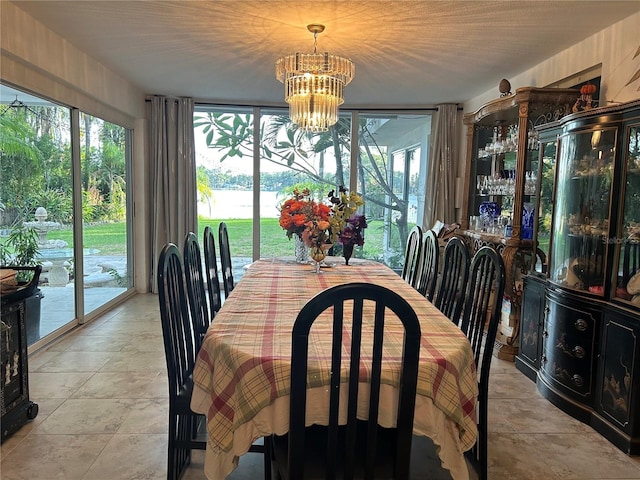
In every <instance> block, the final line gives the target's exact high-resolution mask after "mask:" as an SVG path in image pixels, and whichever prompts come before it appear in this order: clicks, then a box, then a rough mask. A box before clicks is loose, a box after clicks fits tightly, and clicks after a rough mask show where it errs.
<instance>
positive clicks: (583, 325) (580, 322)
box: [574, 318, 589, 332]
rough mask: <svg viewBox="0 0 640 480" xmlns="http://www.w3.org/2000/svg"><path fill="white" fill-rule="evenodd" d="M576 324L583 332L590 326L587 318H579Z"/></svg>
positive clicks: (577, 328)
mask: <svg viewBox="0 0 640 480" xmlns="http://www.w3.org/2000/svg"><path fill="white" fill-rule="evenodd" d="M574 326H575V327H576V330H580V331H581V332H584V331H585V330H586V329H587V328H588V327H589V324H588V323H587V321H586V320H584V319H582V318H579V319H578V320H576V323H575V324H574Z"/></svg>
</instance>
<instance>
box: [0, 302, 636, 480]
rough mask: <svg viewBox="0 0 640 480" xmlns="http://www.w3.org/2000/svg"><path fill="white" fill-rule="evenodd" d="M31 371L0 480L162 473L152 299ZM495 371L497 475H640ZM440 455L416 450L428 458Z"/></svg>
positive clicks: (192, 474)
mask: <svg viewBox="0 0 640 480" xmlns="http://www.w3.org/2000/svg"><path fill="white" fill-rule="evenodd" d="M29 370H30V374H29V382H30V398H31V400H33V401H35V402H37V403H38V404H39V407H40V412H39V414H38V416H37V418H36V419H35V420H33V421H32V422H30V423H28V424H27V425H25V426H23V427H22V428H21V429H20V430H19V431H18V432H16V433H15V434H14V435H13V436H12V437H11V438H9V439H8V440H7V441H5V443H3V444H2V446H1V447H0V452H1V458H2V462H1V464H0V478H2V479H3V480H17V479H24V480H49V479H53V478H59V479H69V480H72V479H73V480H75V479H77V480H84V479H87V480H89V479H90V480H103V479H105V480H106V479H109V480H119V479H123V480H125V479H126V480H134V479H141V480H142V479H144V480H151V479H159V480H160V479H164V478H166V444H167V435H166V421H167V393H166V390H167V380H166V376H165V373H164V372H165V363H164V353H163V345H162V336H161V331H160V323H159V320H158V307H157V297H156V296H154V295H138V296H135V297H133V298H132V299H130V300H128V301H127V302H126V303H125V304H123V305H121V306H119V307H118V308H116V309H115V310H113V311H111V312H109V313H108V314H105V315H104V316H103V317H101V318H99V319H97V320H95V321H93V322H91V323H89V324H87V325H85V326H83V327H81V328H78V329H76V330H75V331H74V332H73V333H72V334H70V335H68V336H67V337H65V338H63V339H61V340H60V341H58V342H57V343H55V344H53V345H51V346H49V347H48V348H46V349H44V350H41V351H39V352H37V353H35V354H33V355H31V356H30V358H29ZM491 375H492V380H491V393H490V397H491V398H490V406H489V408H490V426H489V429H490V433H489V463H490V467H489V477H490V478H491V479H497V480H502V479H514V480H527V479H532V480H554V479H600V480H604V479H610V480H612V479H640V457H628V456H626V455H624V454H623V453H622V452H621V451H619V450H618V449H616V448H615V447H613V446H612V445H611V444H610V443H609V442H608V441H606V440H605V439H604V438H602V437H601V436H600V435H599V434H598V433H596V432H594V431H593V430H592V429H591V428H590V427H588V426H585V425H583V424H581V423H579V422H578V421H576V420H574V419H572V418H570V417H568V416H567V415H564V414H563V413H562V412H561V411H560V410H558V409H557V408H555V407H554V406H552V405H551V404H550V403H549V402H548V401H547V400H545V399H543V398H542V397H541V396H540V394H538V392H537V390H536V388H535V385H534V384H533V383H532V382H531V381H530V380H528V379H527V378H525V377H524V375H522V374H521V373H520V372H518V371H517V370H516V369H515V367H514V365H513V364H512V363H508V362H503V361H500V360H497V359H495V362H494V365H493V367H492V372H491ZM425 448H426V447H425ZM434 458H435V454H434V452H431V453H429V454H421V455H414V460H415V461H418V463H421V464H427V465H428V464H429V462H430V460H429V459H434ZM202 459H203V457H202V452H196V453H195V454H194V460H193V463H192V465H191V467H190V469H189V471H188V472H187V474H186V475H185V476H184V478H185V479H186V480H196V479H204V474H203V473H202V461H203V460H202ZM434 463H436V462H434ZM262 475H263V473H262V459H261V457H260V456H259V455H256V454H248V455H246V456H244V457H243V458H242V459H241V461H240V466H239V467H238V469H237V470H236V471H235V472H234V473H233V474H232V475H231V477H230V479H233V480H249V479H251V480H254V479H259V478H262ZM473 477H474V476H473V475H472V478H473ZM416 478H428V479H430V480H435V479H438V480H439V479H443V480H444V479H446V478H449V476H448V475H447V474H446V472H444V471H440V472H436V473H429V474H422V475H416Z"/></svg>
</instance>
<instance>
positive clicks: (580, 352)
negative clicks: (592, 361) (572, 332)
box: [571, 346, 587, 358]
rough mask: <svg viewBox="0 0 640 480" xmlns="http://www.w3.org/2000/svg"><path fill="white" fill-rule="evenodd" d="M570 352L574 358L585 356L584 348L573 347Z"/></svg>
mask: <svg viewBox="0 0 640 480" xmlns="http://www.w3.org/2000/svg"><path fill="white" fill-rule="evenodd" d="M571 351H572V352H573V356H574V357H576V358H584V356H585V354H586V353H587V352H586V351H585V349H584V348H582V347H579V346H578V347H573V348H572V349H571Z"/></svg>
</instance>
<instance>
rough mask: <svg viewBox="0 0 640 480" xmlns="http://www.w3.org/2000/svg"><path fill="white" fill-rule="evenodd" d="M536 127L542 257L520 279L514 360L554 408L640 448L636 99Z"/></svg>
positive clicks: (639, 118)
mask: <svg viewBox="0 0 640 480" xmlns="http://www.w3.org/2000/svg"><path fill="white" fill-rule="evenodd" d="M538 133H539V135H540V142H541V143H540V151H541V161H540V164H541V165H545V164H546V165H547V166H548V167H549V168H547V175H545V174H544V172H541V175H539V177H540V178H546V182H547V183H546V184H543V183H541V182H539V185H538V190H539V191H541V192H544V191H545V190H546V191H547V192H548V193H547V194H544V193H542V194H541V195H540V196H539V198H540V199H541V200H540V201H538V203H537V205H536V211H537V212H538V218H539V222H540V223H539V224H538V225H537V228H536V229H535V231H534V238H533V244H534V248H535V249H536V251H537V252H541V255H540V257H541V258H542V261H541V262H536V266H535V267H534V268H532V269H531V270H530V272H529V274H528V276H527V277H526V278H525V281H524V284H523V310H522V312H521V316H522V317H523V318H524V319H526V320H525V321H524V322H523V325H522V329H521V335H520V337H521V338H520V350H521V351H520V353H519V357H518V358H519V360H518V362H517V365H518V368H519V369H520V370H521V371H523V372H524V373H525V374H526V375H527V376H529V378H531V377H535V380H536V383H537V386H538V390H539V391H540V392H541V393H542V395H543V396H545V397H546V398H548V399H549V400H550V401H551V402H552V403H553V404H555V405H556V406H558V407H559V408H561V409H562V410H564V411H565V412H567V413H569V414H570V415H572V416H573V417H575V418H577V419H579V420H581V421H583V422H585V423H588V424H590V425H591V426H592V427H593V428H594V429H596V430H597V431H598V432H600V433H601V434H602V435H603V436H605V437H606V438H607V439H609V440H610V441H611V442H612V443H614V444H615V445H616V446H618V447H619V448H620V449H621V450H623V451H625V452H627V453H631V454H640V364H639V362H640V196H639V195H638V192H640V100H638V101H634V102H630V103H628V104H623V105H617V106H614V107H605V108H601V109H595V110H591V111H588V112H581V113H578V114H573V115H568V116H566V117H564V118H563V119H561V120H559V121H557V122H552V123H549V124H546V125H544V126H541V127H539V128H538ZM553 148H555V152H554V151H552V150H553ZM550 174H553V176H552V175H550ZM545 199H546V201H545ZM538 267H540V268H538ZM541 290H543V291H544V300H543V301H542V302H543V303H542V305H541V304H540V301H541ZM536 316H537V319H536V318H535V317H536ZM536 320H537V323H536ZM536 325H538V327H539V328H538V331H537V332H535V327H536ZM536 334H537V336H535V335H536ZM532 338H535V339H537V341H538V342H539V343H540V345H536V344H535V341H534V340H531V339H532ZM540 346H541V349H540ZM533 372H537V373H535V375H534V374H533Z"/></svg>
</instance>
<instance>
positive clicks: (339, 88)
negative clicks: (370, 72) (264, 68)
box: [276, 24, 355, 132]
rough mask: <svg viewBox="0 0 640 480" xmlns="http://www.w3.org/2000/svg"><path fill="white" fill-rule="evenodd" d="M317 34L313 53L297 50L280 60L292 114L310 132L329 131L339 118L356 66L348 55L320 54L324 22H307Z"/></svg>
mask: <svg viewBox="0 0 640 480" xmlns="http://www.w3.org/2000/svg"><path fill="white" fill-rule="evenodd" d="M307 30H309V31H310V32H311V33H313V53H294V54H291V55H285V56H283V57H280V58H279V59H278V61H277V62H276V78H277V79H278V80H279V81H281V82H282V83H284V99H285V101H286V102H287V103H288V104H289V116H290V117H291V120H293V122H294V123H296V124H297V125H298V128H300V129H302V130H304V131H307V132H326V131H327V130H329V127H330V126H332V125H335V123H336V122H337V121H338V107H339V106H340V105H342V104H343V103H344V87H345V85H347V84H349V82H350V81H351V80H352V79H353V75H354V73H355V66H354V65H353V62H352V61H351V60H349V59H348V58H345V57H340V56H337V55H331V54H329V53H328V52H324V53H318V52H317V44H318V34H319V33H322V32H323V31H324V25H319V24H311V25H307Z"/></svg>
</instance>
